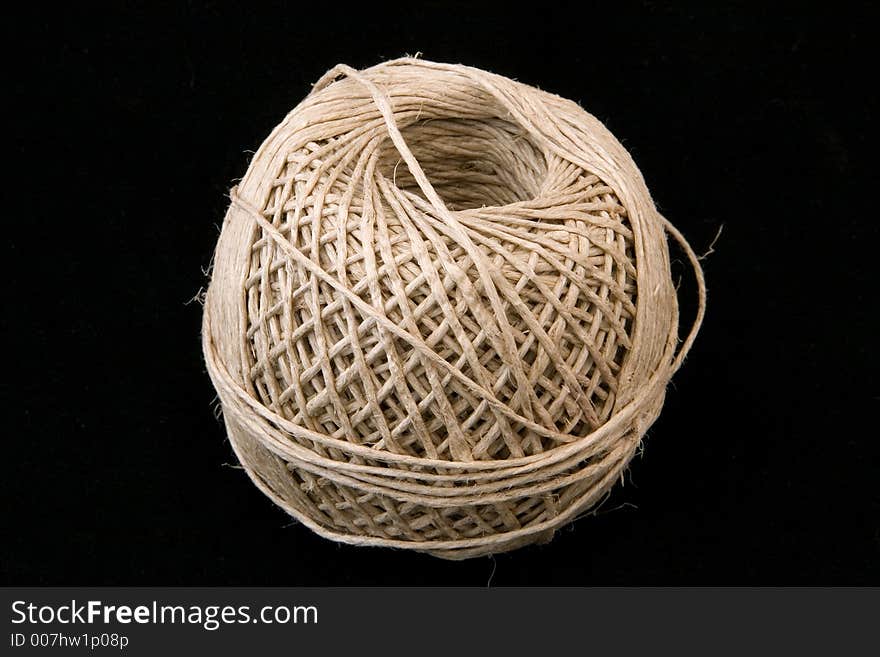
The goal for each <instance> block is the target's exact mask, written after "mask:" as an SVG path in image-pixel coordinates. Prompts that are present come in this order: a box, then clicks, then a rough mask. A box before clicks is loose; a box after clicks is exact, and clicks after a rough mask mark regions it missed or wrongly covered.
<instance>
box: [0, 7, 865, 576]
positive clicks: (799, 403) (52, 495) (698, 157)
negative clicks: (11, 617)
mask: <svg viewBox="0 0 880 657" xmlns="http://www.w3.org/2000/svg"><path fill="white" fill-rule="evenodd" d="M308 4H310V3H299V2H297V3H289V4H287V3H281V4H277V5H261V7H260V9H259V10H258V9H255V8H253V7H240V8H238V9H225V8H221V7H220V6H219V5H217V4H214V3H210V4H204V3H185V4H184V3H181V4H179V5H172V6H169V7H166V8H163V9H161V10H159V9H154V10H151V11H149V12H148V11H147V10H146V9H140V10H139V9H126V10H119V9H116V10H105V9H102V10H100V11H99V10H97V9H87V8H84V7H79V8H77V9H69V10H52V11H49V10H48V9H42V8H39V9H38V8H35V9H34V10H33V11H32V12H31V13H30V15H27V16H21V17H19V18H18V19H16V20H9V21H7V25H6V28H5V29H6V31H7V35H6V39H5V43H6V45H7V47H10V46H11V48H10V51H11V57H10V58H8V60H7V66H6V68H7V71H8V72H10V73H11V79H10V80H9V82H8V84H7V86H6V87H7V88H6V105H7V109H13V110H14V111H15V114H16V115H17V116H16V119H15V120H14V121H13V122H8V123H7V124H6V125H5V129H6V135H7V143H8V146H7V148H6V149H5V150H6V157H7V158H8V160H9V164H11V165H12V167H11V168H12V169H13V171H12V172H10V173H8V174H7V176H8V177H7V184H6V185H5V189H4V192H5V193H4V197H5V198H6V203H5V204H4V209H5V211H6V212H5V221H4V222H3V227H4V230H5V232H6V234H7V235H9V237H8V238H7V239H6V240H5V242H6V244H5V246H6V258H5V259H4V268H5V269H6V271H7V273H6V276H5V277H4V279H5V287H6V295H7V296H6V299H5V300H4V316H3V331H4V334H5V336H6V338H5V340H4V341H3V344H4V346H5V347H6V348H5V349H4V365H5V366H4V368H3V370H4V376H3V400H4V401H3V404H4V411H3V425H4V432H3V434H4V437H3V450H2V458H3V467H2V474H0V493H2V503H3V505H4V506H5V508H6V510H5V512H4V519H3V530H2V533H3V536H2V539H0V560H2V561H0V575H2V583H5V584H80V585H94V584H160V585H161V584H218V585H219V584H252V585H276V584H277V585H282V584H283V585H299V584H310V585H325V584H405V585H408V584H435V585H436V584H439V585H444V584H474V585H485V584H486V583H488V582H489V581H490V579H491V582H492V584H493V585H507V584H707V583H712V584H804V583H813V584H816V583H822V584H835V583H837V584H859V583H861V584H865V583H873V584H877V583H880V577H878V574H880V568H878V563H880V500H878V493H877V488H878V465H877V464H878V461H877V457H878V449H877V441H878V431H877V428H876V427H877V422H876V416H877V413H878V410H880V391H878V386H877V380H876V374H877V371H878V367H877V365H878V362H877V356H876V350H875V346H874V345H875V343H876V339H877V335H876V333H877V328H878V322H877V321H876V304H877V294H876V292H877V282H878V279H877V275H876V269H875V267H876V250H877V246H878V229H877V203H876V201H874V202H871V201H869V199H868V197H869V195H872V194H876V183H877V180H876V167H875V165H873V164H869V160H868V154H869V153H868V151H869V150H871V149H873V148H874V145H873V144H872V143H870V142H869V138H868V134H867V128H868V125H869V123H870V121H871V119H872V118H873V116H874V114H875V113H876V111H877V102H876V101H877V99H876V95H875V87H876V79H875V77H876V75H875V72H874V71H872V70H871V68H870V66H869V64H868V62H869V61H870V60H872V59H873V57H872V55H873V54H876V53H874V52H873V51H874V50H876V35H875V34H872V32H873V30H874V28H873V26H874V25H875V23H874V22H873V20H872V17H871V16H869V12H868V9H867V5H852V6H846V5H844V4H842V3H832V5H831V6H827V7H825V8H823V9H810V8H809V7H807V6H805V5H801V4H798V5H792V6H791V7H777V8H776V9H775V10H773V12H774V13H772V14H771V13H770V10H769V9H768V8H767V7H765V5H764V3H760V4H759V3H756V4H755V5H752V6H748V5H744V6H740V5H725V6H723V7H722V6H720V5H718V6H716V5H715V3H706V4H712V5H713V6H712V8H705V7H703V8H700V7H699V5H697V6H695V7H687V6H677V7H670V6H666V5H665V4H663V3H654V2H650V3H648V2H645V3H639V4H637V5H634V6H632V7H631V9H630V10H623V9H620V8H619V7H618V5H617V3H607V2H606V3H601V4H599V5H595V6H592V7H591V6H589V5H586V4H584V5H581V3H573V4H575V5H576V8H575V7H563V6H555V5H554V4H553V3H550V2H541V3H534V4H531V5H529V4H526V5H523V6H522V7H520V8H517V3H508V4H506V5H503V6H501V7H495V8H489V7H485V8H484V7H482V6H473V5H475V4H476V3H471V2H461V3H454V2H447V3H438V2H414V3H410V4H409V5H406V6H402V7H393V8H392V7H384V6H382V5H380V4H378V3H361V4H360V5H358V8H348V7H345V6H343V5H338V4H333V3H311V4H315V5H317V6H314V7H312V8H309V7H308V6H307V5H308ZM566 4H567V3H566ZM767 4H772V3H767ZM417 51H421V52H422V53H423V54H424V56H425V57H426V58H428V59H434V60H439V61H451V62H461V63H466V64H470V65H475V66H479V67H482V68H486V69H489V70H492V71H495V72H497V73H501V74H504V75H508V76H511V77H515V78H517V79H519V80H521V81H523V82H526V83H530V84H534V85H537V86H540V87H541V88H543V89H546V90H549V91H552V92H555V93H558V94H560V95H563V96H567V97H570V98H573V99H575V100H578V101H579V102H581V104H582V105H583V106H584V107H585V108H586V109H587V110H588V111H590V112H591V113H593V114H595V115H596V116H597V117H598V118H599V119H601V120H602V121H603V122H605V124H606V125H607V126H608V127H609V128H610V129H611V131H612V132H614V133H615V134H616V135H617V136H618V138H619V139H620V140H621V141H622V142H623V144H624V145H625V146H626V147H627V148H628V149H630V151H631V153H632V154H633V157H634V158H635V160H636V162H637V163H638V164H639V166H640V168H641V169H642V172H643V174H644V176H645V178H646V180H647V182H648V185H649V187H650V189H651V191H652V194H653V196H654V198H655V201H656V202H657V204H658V206H659V207H660V209H661V210H662V211H663V212H664V213H665V214H666V215H667V216H668V217H669V218H670V219H672V221H673V222H674V223H675V224H676V225H677V226H678V227H679V228H680V229H681V230H682V231H683V232H684V233H685V235H687V237H688V238H689V239H690V240H691V243H692V244H693V245H694V247H695V248H696V249H697V250H698V251H705V250H706V249H707V248H708V246H709V244H710V243H711V242H712V239H713V237H714V236H715V235H716V233H717V231H718V229H719V227H720V226H722V225H723V226H724V229H723V232H722V234H721V236H720V238H719V239H718V241H717V244H716V245H715V253H714V254H713V255H711V256H710V257H709V258H708V259H707V260H705V262H704V265H705V268H706V275H707V278H708V283H709V295H710V296H709V308H708V316H707V320H706V323H705V325H704V328H703V331H702V333H701V335H700V337H699V339H698V341H697V343H696V346H695V348H694V350H693V352H692V354H691V356H690V357H689V359H688V361H687V362H686V363H685V366H684V368H683V369H682V370H681V372H680V373H679V374H678V375H677V376H676V378H675V380H674V383H673V385H672V387H671V388H670V391H669V394H668V396H667V402H666V406H665V409H664V412H663V414H662V416H661V418H660V420H659V421H658V422H657V423H656V424H655V425H654V427H653V428H652V429H651V431H650V432H649V434H648V437H647V439H646V442H645V451H644V455H643V456H642V457H641V458H637V459H636V460H635V461H634V462H633V464H632V467H631V471H630V476H629V477H628V480H627V484H626V485H625V486H623V487H618V488H617V489H615V491H614V494H613V495H612V497H611V499H610V500H608V502H607V503H606V504H605V505H604V506H603V507H602V508H601V509H600V510H599V512H598V514H597V515H596V516H595V517H588V518H584V519H582V520H580V521H578V522H577V523H576V524H575V525H573V526H572V527H570V528H567V529H564V530H561V531H560V532H559V533H558V535H557V537H556V539H555V540H554V541H553V543H552V544H550V545H547V546H538V547H531V548H527V549H524V550H520V551H519V552H516V553H513V554H507V555H500V556H496V557H495V558H494V559H493V558H482V559H475V560H471V561H468V562H463V563H451V562H444V561H440V560H437V559H434V558H431V557H428V556H423V555H418V554H410V553H406V552H403V551H390V550H382V549H366V548H352V547H346V546H340V545H336V544H334V543H331V542H328V541H325V540H323V539H320V538H318V537H316V536H314V535H313V534H311V533H310V532H309V531H308V530H306V529H304V528H303V527H300V526H297V525H295V524H294V523H292V522H291V520H290V518H288V517H287V516H286V515H285V514H284V513H283V512H281V511H280V510H278V509H276V508H275V507H274V506H273V505H272V504H271V503H270V502H269V501H268V500H267V499H265V498H264V497H263V496H262V494H261V493H259V492H258V491H257V490H256V489H255V488H254V487H253V486H252V484H251V483H250V482H249V480H248V479H247V477H246V476H245V474H244V473H243V472H242V471H241V470H239V469H236V468H234V467H231V466H230V464H232V463H234V455H233V454H232V450H231V448H230V446H229V444H228V442H227V441H226V439H225V435H224V431H223V428H222V425H221V423H220V422H219V421H218V420H217V419H216V418H215V416H214V413H213V404H214V401H215V398H214V392H213V389H212V387H211V384H210V381H209V379H208V377H207V374H206V372H205V368H204V365H203V363H202V357H201V351H200V341H199V331H200V319H201V307H200V306H199V304H198V303H190V302H189V301H190V299H192V298H193V297H194V296H196V295H197V293H198V292H199V290H200V288H201V287H202V286H204V285H206V279H205V276H204V274H203V272H202V268H204V267H206V266H207V265H208V263H209V261H210V257H211V252H212V250H213V247H214V243H215V240H216V238H217V235H218V228H219V225H220V223H221V221H222V217H223V214H224V212H225V208H226V203H227V198H226V196H225V194H226V192H227V190H228V188H229V187H230V186H231V185H232V184H234V182H235V180H236V178H237V177H239V176H241V175H243V173H244V171H245V170H246V168H247V165H248V162H249V157H250V151H253V150H255V149H256V148H257V147H258V146H259V144H260V143H261V141H262V139H263V138H264V137H265V136H266V135H267V134H268V133H269V131H270V130H271V128H272V127H273V126H274V125H275V124H276V123H278V122H279V121H280V120H281V118H282V117H283V116H284V115H285V114H286V113H287V111H289V109H291V108H292V107H293V106H294V105H295V104H296V103H297V102H298V101H299V100H300V99H301V98H302V97H303V96H304V95H305V94H306V93H307V92H308V91H309V88H310V85H311V83H312V82H314V81H315V80H317V79H318V77H320V75H321V74H322V73H323V72H324V71H325V70H327V69H328V68H330V67H331V66H332V65H334V64H336V63H337V62H345V63H348V64H350V65H352V66H355V67H365V66H369V65H372V64H374V63H377V62H378V61H380V60H383V59H389V58H392V57H396V56H400V55H403V54H405V53H409V54H413V53H415V52H417ZM675 267H676V271H675V273H676V275H677V276H682V277H683V293H685V294H687V293H689V292H690V293H692V291H693V290H692V287H688V286H689V285H690V284H689V283H688V281H687V279H686V278H684V277H685V274H686V270H685V268H684V267H683V266H682V265H681V263H680V262H678V263H676V264H675ZM684 307H685V310H686V311H687V310H690V311H691V312H692V310H693V303H692V302H688V303H686V304H685V306H684Z"/></svg>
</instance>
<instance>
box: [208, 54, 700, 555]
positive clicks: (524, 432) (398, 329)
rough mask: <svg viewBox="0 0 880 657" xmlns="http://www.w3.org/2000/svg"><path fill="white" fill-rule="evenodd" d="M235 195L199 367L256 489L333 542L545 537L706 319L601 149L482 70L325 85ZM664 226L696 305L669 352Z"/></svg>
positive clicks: (438, 543)
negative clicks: (690, 323) (693, 319)
mask: <svg viewBox="0 0 880 657" xmlns="http://www.w3.org/2000/svg"><path fill="white" fill-rule="evenodd" d="M231 197H232V204H231V206H230V209H229V212H228V213H227V216H226V220H225V222H224V227H223V231H222V234H221V237H220V241H219V243H218V247H217V251H216V254H215V263H214V272H213V276H212V281H211V285H210V288H209V291H208V295H207V299H206V308H205V324H204V331H203V343H204V349H205V356H206V361H207V364H208V368H209V372H210V374H211V377H212V379H213V381H214V384H215V386H216V387H217V390H218V393H219V395H220V399H221V402H222V406H223V410H224V416H225V421H226V425H227V430H228V433H229V437H230V441H231V442H232V445H233V447H234V449H235V451H236V453H237V455H238V457H239V459H240V461H241V463H242V465H243V466H244V467H245V469H246V470H247V471H248V473H249V474H250V476H251V478H252V479H253V480H254V482H255V483H256V484H257V486H258V487H259V488H260V489H262V490H263V491H264V492H265V493H266V494H267V495H269V496H270V497H271V498H272V499H273V500H274V501H275V502H276V503H278V504H279V505H281V506H282V507H283V508H285V509H286V510H287V511H288V512H289V513H291V514H292V515H293V516H295V517H296V518H298V519H299V520H301V521H302V522H303V523H304V524H306V525H308V526H309V527H311V528H312V529H314V530H315V531H317V532H318V533H320V534H322V535H324V536H327V537H329V538H333V539H334V540H339V541H344V542H348V543H354V544H365V545H386V546H393V547H405V548H412V549H416V550H422V551H426V552H430V553H432V554H435V555H438V556H442V557H446V558H458V559H460V558H467V557H470V556H476V555H479V554H486V553H492V552H499V551H504V550H509V549H512V548H515V547H518V546H520V545H524V544H527V543H531V542H535V541H538V540H545V539H547V538H549V537H550V536H552V533H553V531H554V529H555V528H557V527H558V526H560V525H561V524H563V523H565V522H567V521H568V520H570V519H572V518H573V517H574V516H575V515H576V514H577V513H579V512H581V511H583V510H585V509H587V508H589V507H590V506H591V505H593V504H594V503H595V502H596V501H598V500H599V499H600V498H601V497H602V496H603V495H604V494H605V493H606V492H607V491H608V490H609V489H610V487H611V486H612V485H613V483H614V482H615V481H616V479H617V478H619V477H620V475H621V472H622V471H623V469H624V468H625V466H626V464H627V463H628V462H629V460H630V458H631V457H632V455H633V453H634V452H635V450H636V449H637V447H638V444H639V442H640V440H641V438H642V436H643V435H644V432H645V431H646V430H647V428H648V426H649V425H650V424H651V423H652V422H653V421H654V419H656V417H657V415H658V414H659V412H660V408H661V406H662V403H663V395H664V391H665V386H666V383H667V382H668V380H669V378H670V377H671V376H672V374H673V372H674V371H675V369H677V367H678V365H679V364H680V362H681V360H682V358H683V357H684V354H685V353H686V351H687V349H688V348H689V347H690V343H691V341H692V340H693V337H694V335H695V333H696V330H697V328H698V325H699V322H700V320H701V318H702V311H703V294H704V292H703V285H702V273H701V272H700V269H699V264H698V263H697V261H696V259H695V258H694V257H693V253H692V252H691V250H690V248H689V247H688V246H687V244H686V242H684V240H683V239H682V238H681V236H680V234H678V232H677V231H675V229H674V228H672V227H671V225H669V224H668V223H667V222H665V220H664V219H663V218H662V217H661V216H660V215H659V214H658V213H657V211H656V209H655V208H654V206H653V203H652V202H651V199H650V195H649V194H648V192H647V189H646V188H645V185H644V182H643V181H642V178H641V175H640V173H639V172H638V169H637V168H636V166H635V164H634V163H633V162H632V160H631V159H630V157H629V155H628V154H627V153H626V151H625V150H624V149H623V148H622V147H621V146H620V144H619V143H618V142H617V141H616V140H615V139H614V137H613V136H611V135H610V133H608V131H607V130H606V129H605V128H604V127H603V126H602V125H601V124H600V123H599V122H598V121H597V120H596V119H595V118H593V117H592V116H590V115H589V114H587V113H586V112H584V111H583V110H582V109H581V108H580V107H578V106H577V105H576V104H574V103H572V102H570V101H567V100H564V99H562V98H559V97H557V96H553V95H551V94H548V93H545V92H542V91H539V90H537V89H534V88H531V87H528V86H525V85H523V84H519V83H516V82H514V81H512V80H509V79H506V78H503V77H500V76H497V75H493V74H490V73H487V72H485V71H480V70H478V69H473V68H468V67H464V66H452V65H445V64H436V63H432V62H426V61H423V60H417V59H401V60H395V61H392V62H387V63H385V64H382V65H379V66H376V67H373V68H371V69H367V70H365V71H355V70H353V69H350V68H348V67H345V66H339V67H336V68H335V69H333V70H331V71H330V72H328V74H327V75H325V76H324V78H322V79H321V80H320V81H319V82H318V83H317V84H316V85H315V87H314V89H313V91H312V93H311V94H310V95H309V96H308V97H307V98H306V99H305V100H304V101H303V102H302V103H301V104H300V105H299V106H298V107H297V108H295V109H294V110H293V111H292V112H291V113H290V114H289V115H288V116H287V118H286V119H285V120H284V121H283V122H282V123H281V124H280V125H279V126H278V127H277V128H276V129H275V131H274V132H273V133H272V134H271V135H270V136H269V138H268V139H267V140H266V142H265V143H264V144H263V146H262V147H261V148H260V150H259V151H258V152H257V154H256V155H255V157H254V160H253V162H252V163H251V166H250V168H249V170H248V172H247V174H246V176H245V178H244V179H243V180H242V182H241V184H240V185H239V186H238V187H237V188H236V189H234V190H233V191H232V194H231ZM665 231H669V232H671V233H672V234H673V235H674V236H675V237H676V238H677V239H678V240H679V241H680V242H681V243H682V245H683V247H684V249H685V251H686V253H687V254H688V256H689V257H690V259H691V262H692V263H693V264H694V267H695V272H696V275H697V280H698V283H699V289H700V293H701V298H700V312H699V315H698V318H697V323H696V325H695V326H694V328H693V330H692V332H691V334H690V336H689V338H688V339H687V340H686V341H685V343H684V345H683V346H682V347H681V349H679V350H678V353H677V354H676V346H677V324H678V318H677V304H676V298H675V292H674V289H673V286H672V283H671V276H670V272H669V256H668V251H667V246H666V232H665Z"/></svg>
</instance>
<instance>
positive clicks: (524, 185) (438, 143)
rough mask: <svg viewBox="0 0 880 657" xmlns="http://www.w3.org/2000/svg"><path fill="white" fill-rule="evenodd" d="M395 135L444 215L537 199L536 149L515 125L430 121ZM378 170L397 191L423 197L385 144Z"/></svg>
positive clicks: (541, 169)
mask: <svg viewBox="0 0 880 657" xmlns="http://www.w3.org/2000/svg"><path fill="white" fill-rule="evenodd" d="M401 134H402V135H403V138H404V140H405V141H406V143H407V146H408V147H409V149H410V150H411V151H412V153H413V155H414V156H415V158H416V160H417V161H418V162H419V165H420V166H421V168H422V170H423V171H424V173H425V176H426V177H427V179H428V181H429V182H430V183H431V186H432V187H433V188H434V190H435V191H436V192H437V194H438V195H439V196H440V198H441V199H442V200H443V202H444V203H445V204H446V207H447V208H449V209H450V210H466V209H469V208H480V207H484V206H503V205H510V204H512V203H517V202H520V201H527V200H529V199H532V198H535V197H536V196H538V195H540V193H541V186H542V184H543V182H544V180H545V179H546V177H547V161H546V159H545V157H544V154H543V152H542V150H541V149H540V148H539V147H538V146H537V145H536V144H535V143H533V141H532V140H531V139H530V137H529V135H528V134H527V133H526V132H525V131H524V130H523V129H522V128H521V127H520V126H518V125H516V124H515V123H511V122H509V121H505V120H503V119H494V118H486V119H479V120H477V119H462V118H449V119H430V120H425V121H418V122H416V123H413V124H411V125H409V126H406V127H405V128H403V129H402V130H401ZM380 171H381V173H382V175H384V176H385V177H386V178H387V179H388V180H390V181H392V182H393V184H395V185H396V186H397V187H398V188H400V189H402V190H405V191H409V192H412V193H414V194H417V195H419V196H422V197H424V196H425V194H424V191H423V190H422V189H420V187H419V185H418V183H417V182H416V179H415V177H414V176H413V174H412V172H411V171H410V170H409V167H408V166H407V164H406V162H404V161H403V158H402V157H401V155H400V153H399V152H398V150H397V148H396V147H395V146H394V144H393V143H391V141H390V139H389V140H388V142H387V144H386V145H385V147H384V148H383V150H382V155H381V161H380Z"/></svg>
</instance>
